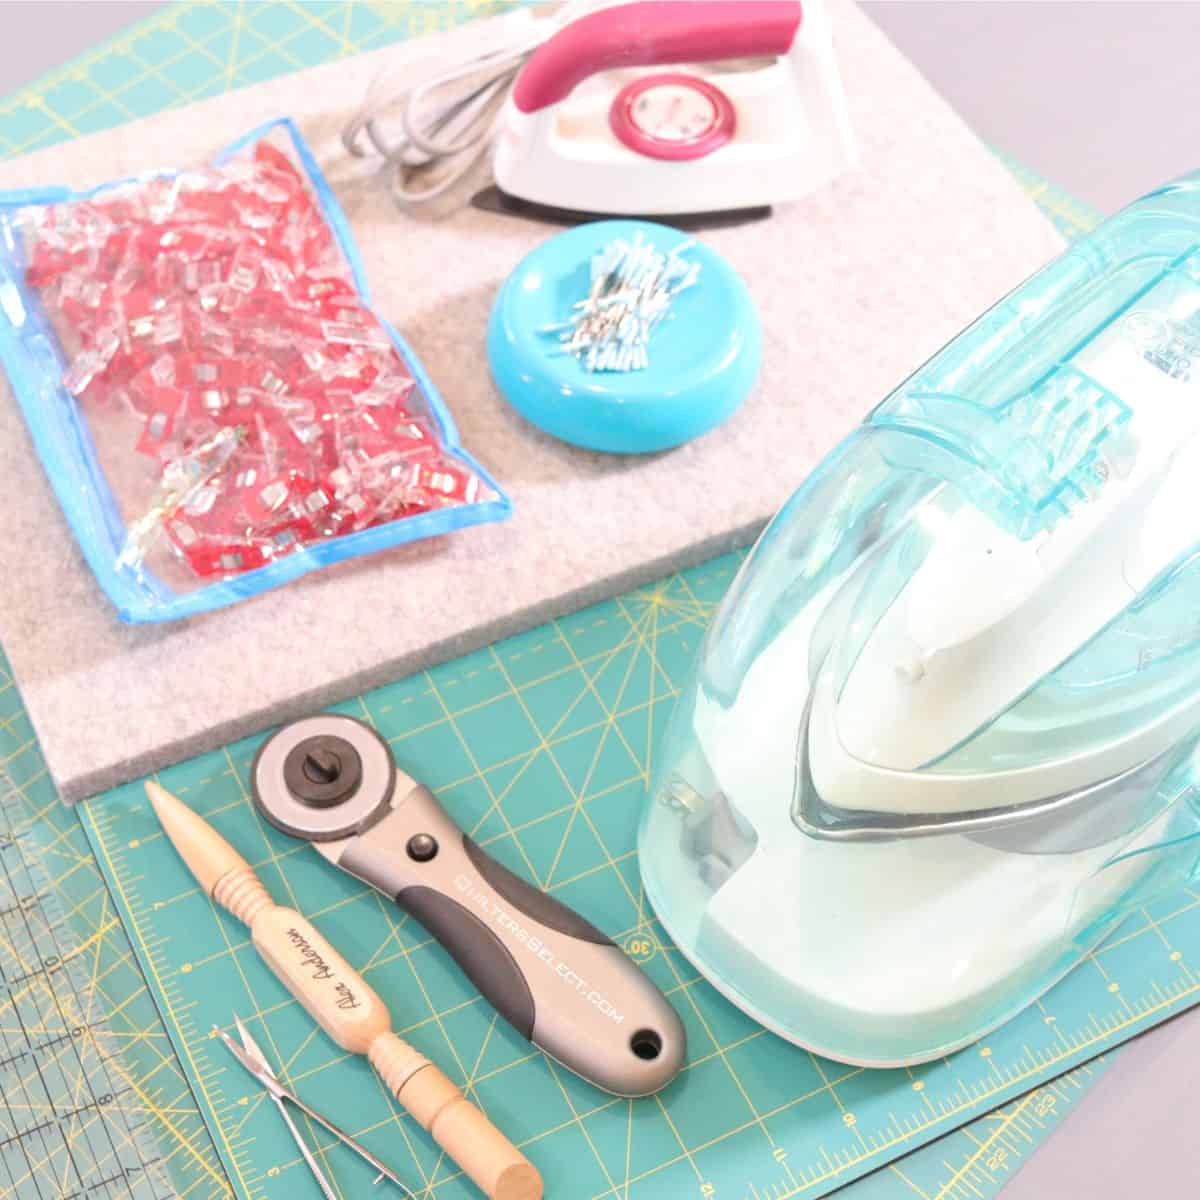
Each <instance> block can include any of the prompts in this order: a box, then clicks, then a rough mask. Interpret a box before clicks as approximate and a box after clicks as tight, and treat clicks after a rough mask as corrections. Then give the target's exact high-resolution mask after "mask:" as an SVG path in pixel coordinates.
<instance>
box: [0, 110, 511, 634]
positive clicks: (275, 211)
mask: <svg viewBox="0 0 1200 1200" xmlns="http://www.w3.org/2000/svg"><path fill="white" fill-rule="evenodd" d="M0 362H2V363H3V366H4V368H5V371H6V373H7V375H8V378H9V381H10V383H11V386H12V390H13V392H14V394H15V396H16V399H17V401H18V403H19V404H20V407H21V410H22V413H23V415H24V417H25V421H26V424H27V426H28V428H29V430H30V433H31V434H32V438H33V443H34V446H35V449H36V452H37V455H38V458H39V460H40V461H41V464H42V466H43V468H44V469H45V471H46V474H47V475H48V477H49V479H50V482H51V484H52V486H53V489H54V492H55V494H56V496H57V498H58V501H59V504H60V506H61V508H62V511H63V513H64V515H65V517H66V519H67V521H68V523H69V524H70V526H71V529H72V531H73V532H74V535H75V538H76V540H77V542H78V544H79V546H80V549H81V550H82V552H83V555H84V557H85V558H86V560H87V562H88V565H89V566H90V568H91V570H92V572H93V574H94V575H95V577H96V579H97V581H98V582H99V584H100V586H101V587H102V589H103V590H104V592H105V593H106V595H107V596H108V598H109V599H110V600H111V602H112V603H113V605H114V606H115V608H116V610H117V613H118V614H119V616H120V618H121V619H122V620H124V621H128V622H132V623H142V622H153V621H170V620H176V619H179V618H182V617H188V616H193V615H195V614H198V613H203V612H206V611H209V610H211V609H215V608H220V607H222V606H224V605H228V604H232V603H234V602H236V601H238V600H242V599H246V598H248V597H251V596H255V595H257V594H259V593H260V592H263V591H266V590H268V589H269V588H273V587H277V586H279V585H280V584H283V583H286V582H287V581H289V580H291V579H294V578H296V577H297V576H299V575H303V574H305V573H306V572H308V571H311V570H315V569H317V568H319V567H323V566H327V565H329V564H332V563H336V562H340V561H342V560H344V559H348V558H355V557H358V556H360V555H364V554H370V553H373V552H375V551H379V550H384V549H387V548H390V547H393V546H398V545H401V544H403V543H407V542H412V541H416V540H418V539H422V538H428V537H434V536H438V535H441V534H446V533H450V532H452V531H454V530H457V529H461V528H463V527H465V526H468V525H473V524H478V523H480V522H485V521H494V520H499V519H502V518H504V517H506V516H508V515H509V513H510V512H511V504H510V502H509V500H508V498H507V497H506V495H505V494H504V492H503V491H502V490H501V488H500V486H499V485H498V484H497V483H496V482H495V481H494V480H493V479H492V477H491V476H490V475H489V474H488V472H487V471H486V470H485V469H484V467H482V466H481V465H480V464H479V463H478V462H477V461H476V460H475V459H474V458H473V457H472V456H471V455H470V454H469V453H468V452H467V451H466V450H465V449H464V448H463V446H462V445H461V443H460V440H459V436H458V432H457V430H456V428H455V426H454V421H453V419H452V417H451V415H450V413H449V411H448V409H447V407H446V404H445V402H444V401H443V399H442V397H441V396H440V395H439V393H438V391H437V388H436V387H435V385H434V383H433V381H432V380H431V379H430V378H429V376H428V375H427V374H426V372H425V370H424V369H423V367H422V366H421V363H420V361H419V359H418V358H417V356H416V354H415V353H414V352H413V350H412V349H411V348H410V347H409V346H408V344H407V343H406V342H405V341H404V340H403V338H402V337H401V336H400V335H399V334H398V333H397V332H396V330H395V329H394V328H393V327H392V326H391V325H390V324H389V323H388V322H387V320H386V319H385V318H384V317H383V316H381V315H380V314H379V313H378V312H376V311H375V310H374V309H373V308H372V306H371V302H370V298H369V295H368V290H367V281H366V271H365V269H364V266H363V263H362V261H361V259H360V257H359V254H358V251H357V249H356V247H355V245H354V241H353V238H352V235H351V232H350V228H349V225H348V223H347V221H346V218H345V215H344V214H343V212H342V210H341V208H340V206H339V204H338V202H337V200H336V198H335V197H334V195H333V192H332V191H331V189H330V187H329V185H328V183H327V182H326V180H325V179H324V177H323V176H322V174H321V171H320V169H319V167H318V166H317V163H316V161H315V159H314V157H313V155H312V152H311V150H310V149H309V148H308V146H307V145H306V144H305V142H304V140H303V139H302V138H301V136H300V134H299V132H298V131H297V129H296V127H295V125H294V124H293V123H292V122H291V121H290V120H288V119H286V118H285V119H280V120H277V121H273V122H270V123H268V124H266V125H264V126H261V127H260V128H258V129H255V130H253V131H252V132H250V133H248V134H247V135H246V136H245V137H243V138H241V139H239V140H238V141H236V142H234V143H233V144H232V145H230V146H228V147H227V148H226V149H225V150H223V151H222V152H220V153H219V154H218V155H217V156H216V157H215V158H214V159H213V160H212V161H211V162H210V163H209V164H206V165H204V166H200V167H195V168H186V169H180V170H170V171H162V172H154V173H149V174H145V175H140V176H137V177H134V178H130V179H124V180H120V181H116V182H112V183H106V184H103V185H101V186H99V187H96V188H92V189H90V190H87V191H71V190H68V189H65V188H55V187H44V188H31V189H28V190H22V191H19V192H7V193H0Z"/></svg>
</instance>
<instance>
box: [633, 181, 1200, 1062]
mask: <svg viewBox="0 0 1200 1200" xmlns="http://www.w3.org/2000/svg"><path fill="white" fill-rule="evenodd" d="M1197 363H1200V173H1198V174H1196V175H1193V176H1190V177H1188V178H1187V179H1185V180H1183V181H1182V182H1180V183H1178V184H1175V185H1172V186H1168V187H1166V188H1163V189H1162V190H1160V191H1158V192H1156V193H1153V194H1152V195H1150V196H1148V197H1146V198H1145V199H1143V200H1141V201H1139V202H1138V203H1136V204H1134V205H1133V206H1131V207H1130V208H1129V209H1127V210H1125V211H1124V212H1123V213H1121V214H1119V215H1118V216H1117V217H1115V218H1114V219H1113V220H1111V221H1109V222H1107V223H1106V224H1105V225H1103V226H1102V227H1101V228H1100V229H1099V230H1097V231H1096V232H1095V233H1093V234H1092V235H1091V236H1090V237H1088V238H1085V239H1083V240H1082V241H1081V242H1079V243H1077V244H1076V245H1075V246H1073V247H1072V248H1071V249H1070V250H1068V251H1067V252H1066V253H1065V254H1064V255H1063V256H1062V257H1061V258H1060V259H1058V260H1057V261H1056V262H1054V263H1052V264H1050V265H1049V266H1048V267H1046V268H1045V269H1043V270H1042V271H1041V272H1040V273H1039V274H1037V275H1036V276H1034V277H1033V278H1032V279H1031V280H1029V281H1028V282H1027V283H1025V284H1024V285H1023V286H1022V287H1021V288H1019V289H1018V290H1017V291H1016V292H1014V293H1013V294H1012V295H1010V296H1009V297H1008V298H1007V299H1005V300H1004V301H1002V302H1001V303H1000V304H999V305H997V306H996V307H995V308H993V309H992V310H991V311H990V312H988V313H987V314H985V315H984V316H983V317H982V318H981V319H980V320H979V321H977V322H975V324H973V325H972V326H970V327H969V328H968V329H967V330H966V331H965V332H964V333H963V334H961V335H960V336H959V338H958V339H957V340H955V341H954V342H952V343H950V345H949V346H947V347H946V348H945V349H944V350H943V351H941V353H939V354H938V355H937V356H936V357H935V358H934V359H932V360H931V361H930V362H929V363H928V364H926V366H924V367H923V368H921V370H920V371H918V372H917V374H916V375H914V376H913V377H912V378H911V379H909V380H908V381H907V382H906V383H905V384H903V385H902V386H901V387H900V388H899V389H898V390H897V391H896V392H894V393H893V394H892V395H891V396H890V397H888V399H887V400H885V401H884V402H883V403H882V404H881V405H880V406H879V407H878V408H877V409H876V410H875V411H874V412H873V413H872V414H871V415H870V416H869V417H868V418H867V420H866V422H865V423H864V424H863V426H862V427H861V428H860V429H859V430H858V431H857V432H855V433H854V434H853V435H852V436H851V437H850V438H849V439H848V440H847V441H845V442H844V443H843V444H842V445H841V446H840V447H839V448H838V449H837V450H835V451H834V452H833V453H832V454H831V455H830V456H829V458H828V459H826V461H825V462H824V463H822V464H821V466H820V467H819V468H818V469H817V470H816V471H815V472H814V474H813V476H812V477H811V478H810V479H809V480H808V482H807V483H806V484H805V485H804V486H803V487H802V488H801V489H800V490H799V491H798V492H797V493H796V495H795V496H793V498H792V499H791V500H790V501H789V502H788V504H787V505H786V506H785V507H784V509H783V510H782V512H781V513H780V514H779V516H777V517H776V519H775V520H774V522H773V523H772V524H771V526H770V527H769V528H768V529H767V531H766V532H765V533H764V534H763V536H762V538H761V539H760V541H759V544H758V545H757V547H756V548H755V550H754V552H753V554H752V555H751V556H750V558H749V559H748V561H747V563H746V564H745V566H744V567H743V569H742V572H741V573H740V575H739V577H738V579H737V581H736V582H735V583H734V585H733V587H732V588H731V590H730V593H729V595H728V597H727V598H726V600H725V602H724V604H723V605H722V608H721V610H720V611H719V613H718V615H717V618H716V620H715V622H714V625H713V627H712V629H711V631H710V633H709V635H708V638H707V640H706V643H705V645H704V648H703V650H702V652H701V656H700V660H699V664H698V667H697V670H696V675H695V678H694V680H693V682H692V684H691V686H690V689H689V690H688V691H687V692H686V693H685V695H684V696H683V697H682V698H681V700H680V703H679V707H678V710H677V713H676V716H675V719H674V723H673V726H672V731H671V733H670V734H669V736H668V744H667V750H666V754H665V758H664V761H663V762H662V765H661V767H660V774H659V779H658V782H657V784H656V787H655V791H654V793H653V795H652V799H651V801H650V803H649V805H648V808H647V812H646V816H645V819H644V821H643V826H642V830H641V841H640V850H641V867H642V873H643V877H644V879H645V883H646V889H647V892H648V894H649V896H650V898H651V900H652V901H653V903H654V905H655V907H656V909H657V911H658V913H659V915H660V917H661V919H662V921H663V923H664V925H666V927H667V928H668V930H669V931H670V933H671V934H672V935H673V936H674V938H675V939H676V941H677V942H678V944H679V946H680V948H681V949H682V950H683V951H684V952H685V953H686V954H687V955H688V956H689V957H690V958H691V959H692V960H693V961H694V962H695V963H696V965H697V966H698V967H699V968H700V970H702V971H703V972H704V974H705V975H707V976H708V977H709V978H710V979H711V980H712V981H713V983H714V984H715V985H716V986H717V987H718V988H720V989H721V990H722V991H723V992H725V993H726V994H727V995H728V996H729V997H730V998H731V999H732V1000H734V1001H735V1002H736V1003H738V1004H740V1005H741V1006H742V1007H743V1008H744V1009H746V1010H747V1011H748V1012H750V1013H751V1014H753V1015H754V1016H756V1017H758V1018H759V1019H760V1020H762V1021H763V1022H764V1023H765V1024H766V1025H768V1026H769V1027H770V1028H772V1029H774V1030H776V1031H777V1032H779V1033H780V1034H782V1035H783V1036H784V1037H787V1038H789V1039H791V1040H793V1041H796V1042H799V1043H801V1044H802V1045H805V1046H807V1047H809V1048H811V1049H813V1050H815V1051H818V1052H819V1053H821V1054H825V1055H828V1056H830V1057H832V1058H836V1059H841V1060H844V1061H848V1062H856V1063H864V1064H868V1065H875V1066H886V1065H897V1064H901V1063H914V1062H920V1061H923V1060H926V1059H929V1058H934V1057H938V1056H941V1055H944V1054H946V1053H948V1052H949V1051H951V1050H953V1049H955V1048H957V1047H960V1046H963V1045H966V1044H968V1043H970V1042H971V1041H974V1040H976V1039H977V1038H979V1037H981V1036H982V1035H983V1034H985V1033H986V1032H987V1031H989V1030H990V1029H992V1028H994V1027H995V1026H996V1025H998V1024H999V1023H1001V1022H1002V1021H1004V1020H1006V1019H1007V1018H1008V1017H1010V1016H1012V1015H1014V1014H1015V1013H1016V1012H1018V1011H1019V1010H1020V1009H1022V1008H1023V1007H1025V1006H1026V1005H1028V1004H1029V1003H1031V1002H1032V1001H1033V1000H1034V999H1036V997H1037V996H1039V995H1040V994H1041V993H1042V992H1044V991H1045V990H1046V989H1047V988H1049V987H1050V986H1051V984H1053V983H1054V982H1055V981H1056V980H1057V979H1058V978H1059V977H1060V976H1061V975H1062V974H1064V973H1065V972H1066V971H1067V970H1069V969H1070V967H1071V966H1072V965H1074V963H1075V962H1077V961H1078V960H1079V958H1080V957H1081V956H1082V955H1083V954H1084V953H1086V952H1087V951H1088V950H1090V949H1091V948H1092V947H1093V946H1094V945H1095V944H1096V943H1097V942H1098V941H1099V940H1100V939H1101V938H1103V937H1104V936H1105V935H1106V934H1107V933H1108V932H1109V931H1111V930H1112V929H1113V928H1114V927H1115V926H1116V924H1117V923H1119V922H1120V921H1121V920H1122V919H1123V917H1124V916H1126V915H1127V914H1128V913H1129V912H1130V910H1131V909H1132V908H1134V907H1137V906H1140V905H1142V904H1144V903H1145V902H1146V900H1147V898H1148V897H1150V896H1152V895H1154V894H1155V893H1156V892H1157V891H1159V890H1161V889H1163V888H1165V887H1168V886H1171V885H1176V886H1178V885H1180V884H1182V883H1183V882H1186V881H1188V880H1190V879H1192V878H1194V877H1195V876H1196V875H1197V864H1198V854H1200V841H1197V834H1198V833H1200V809H1198V806H1197V803H1196V800H1195V782H1196V778H1197V773H1198V772H1200V759H1198V758H1197V755H1196V746H1197V742H1198V739H1200V622H1198V620H1197V616H1196V613H1197V611H1198V603H1200V519H1198V518H1197V515H1196V514H1197V513H1198V512H1200V366H1195V365H1194V364H1197ZM768 912H769V913H771V914H772V920H770V921H765V920H763V914H764V913H768Z"/></svg>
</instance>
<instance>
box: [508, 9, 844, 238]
mask: <svg viewBox="0 0 1200 1200" xmlns="http://www.w3.org/2000/svg"><path fill="white" fill-rule="evenodd" d="M661 70H662V68H658V67H654V66H644V67H638V68H632V69H617V70H609V71H603V72H600V73H598V74H595V75H593V76H592V77H591V78H589V79H587V80H586V81H584V82H583V83H581V84H580V85H579V86H578V87H576V88H575V89H574V90H573V91H572V92H571V94H570V95H568V96H567V97H566V98H565V99H563V100H562V101H560V102H558V103H555V104H550V105H547V106H546V107H544V108H540V109H538V110H537V111H534V112H522V111H521V110H520V109H519V108H518V107H517V105H516V103H515V102H514V100H513V97H512V96H511V95H510V97H509V98H508V100H507V101H506V103H505V108H504V112H503V114H502V117H501V124H500V129H499V133H498V135H497V140H496V145H495V156H494V160H493V171H494V175H495V179H496V183H497V185H498V186H499V187H500V189H501V190H502V191H504V192H506V193H507V194H509V195H510V196H515V197H517V198H519V199H521V200H525V201H530V202H533V203H535V204H541V205H545V206H550V207H555V208H561V209H566V210H576V211H580V212H588V213H597V214H605V215H642V216H655V215H661V216H671V215H683V214H688V213H719V212H726V211H731V210H739V209H749V208H758V207H762V206H768V205H773V204H782V203H787V202H791V201H794V200H797V199H799V198H801V197H802V196H804V195H806V194H807V193H809V192H812V191H814V190H815V189H817V188H819V187H821V186H823V185H824V184H826V183H828V182H829V181H831V180H832V179H834V178H836V177H837V176H838V175H840V174H842V172H844V171H845V170H847V169H848V168H850V167H852V166H854V164H855V162H856V153H855V147H854V139H853V135H852V132H851V127H850V120H849V115H848V113H847V109H846V100H845V94H844V92H843V88H842V82H841V78H840V75H839V72H838V67H837V60H836V56H835V53H834V46H833V38H832V33H831V29H830V24H829V21H828V18H827V15H826V13H825V12H824V9H823V7H822V6H821V5H820V4H819V3H818V0H805V2H804V6H803V18H802V20H801V22H800V26H799V30H798V32H797V34H796V36H795V39H794V41H793V43H792V46H791V48H790V49H789V50H788V51H787V52H786V53H785V54H782V55H780V56H778V57H774V58H770V59H760V60H753V61H747V60H737V61H729V62H725V63H721V62H710V63H703V64H688V65H686V66H683V67H677V68H673V69H672V74H675V73H677V72H679V71H684V72H686V73H687V74H689V75H692V76H695V77H696V78H698V79H701V80H705V81H708V82H710V83H712V84H714V85H716V86H717V87H718V88H719V89H720V90H721V91H722V92H723V93H724V94H725V96H726V97H728V99H729V101H730V102H731V103H732V106H733V110H734V112H735V114H736V130H735V132H734V134H733V137H732V139H731V140H730V141H729V142H728V143H727V144H725V145H722V146H720V147H719V148H717V149H714V150H713V151H712V152H711V153H708V154H706V155H704V156H703V157H699V158H693V159H691V160H688V161H677V160H669V159H663V158H656V157H652V156H650V155H647V154H645V153H642V152H639V151H638V150H636V149H633V148H631V147H630V146H629V145H626V144H625V143H624V142H623V141H622V140H621V139H620V138H619V137H618V136H617V135H616V134H615V133H614V131H613V128H612V126H611V122H610V111H611V109H612V106H613V104H614V101H615V100H616V98H617V97H618V95H619V93H620V92H621V90H622V88H624V87H626V86H627V85H628V84H629V83H630V82H631V81H632V80H634V79H637V78H638V77H640V76H647V75H651V74H653V73H654V72H655V71H661Z"/></svg>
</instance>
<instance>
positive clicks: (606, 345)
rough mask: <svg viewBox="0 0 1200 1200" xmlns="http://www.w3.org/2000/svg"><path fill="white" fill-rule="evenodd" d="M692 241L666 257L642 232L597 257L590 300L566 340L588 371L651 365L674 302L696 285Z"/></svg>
mask: <svg viewBox="0 0 1200 1200" xmlns="http://www.w3.org/2000/svg"><path fill="white" fill-rule="evenodd" d="M692 245H693V243H692V242H691V241H687V242H683V243H682V244H680V245H678V246H676V247H675V249H674V250H672V251H671V252H670V253H669V254H663V253H662V252H661V251H659V250H656V249H655V248H654V246H653V245H652V244H651V243H650V242H647V241H646V240H645V239H644V238H643V236H642V234H641V233H640V232H639V233H637V234H635V235H634V238H633V241H632V242H629V241H626V240H625V239H624V238H616V239H615V240H614V241H611V242H609V243H608V245H607V246H605V247H604V249H603V250H601V251H599V252H598V253H596V254H594V255H592V284H591V290H590V291H589V293H588V295H587V298H586V299H584V300H580V301H578V302H577V303H576V304H575V305H574V306H573V310H574V311H573V315H572V317H571V318H570V320H569V321H567V322H566V323H565V324H564V325H563V326H557V327H556V329H557V330H561V341H562V343H563V345H564V346H565V347H566V348H567V350H569V351H570V353H572V354H573V355H575V357H576V358H577V359H579V361H580V362H581V363H582V364H583V366H584V367H585V368H586V369H587V370H589V371H640V370H642V369H644V368H645V367H646V366H647V365H649V362H650V358H649V352H648V349H647V348H648V346H649V343H650V335H651V333H652V332H653V331H654V328H655V326H657V325H658V324H659V322H660V321H662V319H663V318H664V317H665V316H666V315H667V312H668V311H669V309H670V307H671V301H672V300H673V299H674V298H675V297H676V296H677V295H678V294H679V293H680V292H682V291H683V290H684V288H689V287H691V286H692V284H694V283H695V282H696V280H697V278H698V277H699V275H700V264H699V263H697V262H688V261H686V260H685V258H684V255H685V254H686V253H687V251H688V250H689V249H691V247H692Z"/></svg>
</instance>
